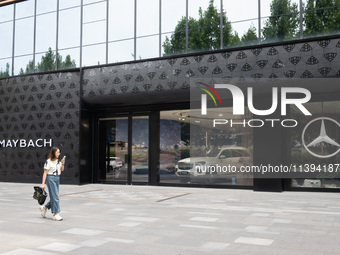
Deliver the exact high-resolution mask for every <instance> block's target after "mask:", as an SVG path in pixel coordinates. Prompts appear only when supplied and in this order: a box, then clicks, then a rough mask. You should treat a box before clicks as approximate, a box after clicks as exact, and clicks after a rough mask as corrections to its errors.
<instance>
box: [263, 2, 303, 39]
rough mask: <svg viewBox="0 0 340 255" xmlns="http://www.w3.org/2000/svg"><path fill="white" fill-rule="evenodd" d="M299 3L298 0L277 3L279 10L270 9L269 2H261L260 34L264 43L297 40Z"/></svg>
mask: <svg viewBox="0 0 340 255" xmlns="http://www.w3.org/2000/svg"><path fill="white" fill-rule="evenodd" d="M299 2H300V1H299V0H291V1H289V2H286V1H277V2H276V3H277V4H278V5H280V6H278V7H279V8H274V9H272V8H271V3H272V1H271V0H261V33H262V38H263V40H264V41H266V42H272V41H284V40H291V39H294V38H299V36H300V35H299V22H300V15H299V13H298V12H299ZM288 3H289V5H288Z"/></svg>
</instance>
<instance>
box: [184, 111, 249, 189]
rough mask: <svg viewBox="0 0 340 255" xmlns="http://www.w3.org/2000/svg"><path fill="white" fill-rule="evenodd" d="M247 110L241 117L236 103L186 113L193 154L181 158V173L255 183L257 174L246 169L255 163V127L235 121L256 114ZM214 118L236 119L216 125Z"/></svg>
mask: <svg viewBox="0 0 340 255" xmlns="http://www.w3.org/2000/svg"><path fill="white" fill-rule="evenodd" d="M245 112H246V114H245V115H242V116H240V117H239V116H237V115H232V107H220V108H218V107H217V108H209V114H208V115H201V109H197V110H196V109H191V110H190V112H188V113H184V114H182V116H181V117H182V118H183V119H189V120H190V147H189V148H190V158H189V159H183V160H181V161H179V162H178V169H177V175H178V176H179V177H180V178H183V180H185V181H186V182H190V183H199V182H200V183H202V182H203V183H206V184H207V183H214V184H217V185H221V184H222V185H245V186H247V185H252V183H253V174H252V173H251V171H248V172H246V171H244V169H246V167H249V166H252V164H253V129H252V128H251V127H250V126H243V125H236V124H234V125H233V124H232V123H242V122H243V120H244V119H250V118H251V117H252V114H251V113H249V112H248V111H247V110H246V111H245ZM207 116H208V117H207ZM236 116H237V117H236ZM214 119H222V120H230V119H232V120H233V121H232V122H231V121H227V123H226V124H223V125H216V126H214V125H212V122H213V120H214ZM186 168H190V170H189V169H186Z"/></svg>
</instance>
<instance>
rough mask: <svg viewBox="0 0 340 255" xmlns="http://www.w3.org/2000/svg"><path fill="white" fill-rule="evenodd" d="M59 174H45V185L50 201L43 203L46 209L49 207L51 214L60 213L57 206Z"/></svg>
mask: <svg viewBox="0 0 340 255" xmlns="http://www.w3.org/2000/svg"><path fill="white" fill-rule="evenodd" d="M59 179H60V178H59V176H57V175H47V178H46V185H47V188H48V192H49V195H50V201H48V203H47V204H46V205H45V207H46V208H47V209H51V212H52V213H53V214H55V213H60V206H59Z"/></svg>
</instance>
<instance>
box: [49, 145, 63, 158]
mask: <svg viewBox="0 0 340 255" xmlns="http://www.w3.org/2000/svg"><path fill="white" fill-rule="evenodd" d="M57 150H59V151H60V152H61V150H60V149H59V148H58V147H55V146H53V147H52V148H51V150H50V153H49V154H48V158H49V159H50V160H52V161H53V160H55V159H58V160H59V158H57V156H56V155H55V153H56V152H57ZM59 157H60V155H59Z"/></svg>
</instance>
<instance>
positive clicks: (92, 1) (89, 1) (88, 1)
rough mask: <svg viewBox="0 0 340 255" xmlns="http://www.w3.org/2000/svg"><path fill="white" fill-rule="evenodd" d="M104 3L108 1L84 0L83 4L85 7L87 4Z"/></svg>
mask: <svg viewBox="0 0 340 255" xmlns="http://www.w3.org/2000/svg"><path fill="white" fill-rule="evenodd" d="M103 1H105V2H106V0H83V4H84V5H85V4H91V3H97V2H103Z"/></svg>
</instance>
